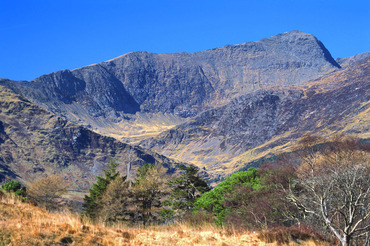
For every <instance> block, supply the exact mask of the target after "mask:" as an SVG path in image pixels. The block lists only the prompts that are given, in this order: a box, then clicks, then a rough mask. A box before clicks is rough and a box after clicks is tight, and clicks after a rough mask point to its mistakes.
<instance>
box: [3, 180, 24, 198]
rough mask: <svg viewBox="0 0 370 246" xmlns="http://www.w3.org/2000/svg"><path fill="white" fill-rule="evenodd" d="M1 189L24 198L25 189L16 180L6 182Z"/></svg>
mask: <svg viewBox="0 0 370 246" xmlns="http://www.w3.org/2000/svg"><path fill="white" fill-rule="evenodd" d="M1 188H2V189H3V190H5V191H7V192H14V193H15V194H16V195H18V196H24V195H25V192H26V188H25V187H24V186H23V185H22V183H21V182H19V181H17V180H11V181H9V182H6V183H5V184H3V185H2V186H1Z"/></svg>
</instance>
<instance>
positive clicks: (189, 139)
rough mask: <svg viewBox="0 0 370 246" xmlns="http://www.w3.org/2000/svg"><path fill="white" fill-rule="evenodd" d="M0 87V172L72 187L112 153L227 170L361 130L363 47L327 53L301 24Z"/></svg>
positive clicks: (365, 109)
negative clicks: (344, 54)
mask: <svg viewBox="0 0 370 246" xmlns="http://www.w3.org/2000/svg"><path fill="white" fill-rule="evenodd" d="M0 86H1V87H0V89H1V90H0V92H1V93H2V95H3V96H2V97H1V99H0V102H1V104H2V108H1V109H0V110H1V112H0V169H1V170H3V171H2V172H3V174H2V175H3V177H5V176H14V177H16V175H19V176H20V177H21V178H24V179H25V180H26V181H29V180H32V179H34V178H36V177H37V176H39V175H43V174H44V173H51V172H55V170H57V171H58V172H62V173H63V174H64V175H65V176H66V177H67V176H68V177H70V178H69V180H70V181H71V182H72V181H73V182H74V183H75V184H76V186H75V187H76V189H85V190H86V188H87V187H88V185H89V184H90V183H91V180H93V178H94V175H96V174H97V173H98V171H99V170H101V166H102V164H103V163H105V162H106V161H107V160H108V159H109V158H110V157H117V158H118V159H119V160H120V161H121V162H122V163H125V164H127V163H134V164H138V165H141V164H142V163H144V162H151V163H153V162H156V163H161V164H163V165H166V166H167V167H169V168H170V170H172V171H175V169H176V166H177V165H178V163H180V162H186V163H192V164H194V165H197V166H199V167H202V168H204V169H206V170H207V172H209V173H211V174H216V175H217V176H226V175H228V174H230V173H232V172H234V171H236V170H239V169H241V168H244V167H245V166H246V165H249V164H250V163H251V162H256V161H258V160H260V159H261V158H264V157H269V156H273V155H276V154H279V153H283V152H286V151H290V148H291V146H293V145H294V143H295V141H296V140H297V139H298V138H300V137H301V136H303V135H304V134H307V133H310V134H320V135H324V136H326V135H330V134H333V133H341V132H343V133H349V134H355V135H357V136H359V137H362V138H369V137H370V136H369V122H370V120H369V94H370V93H369V55H368V53H365V54H359V55H357V56H354V57H349V58H341V59H337V60H334V59H333V58H332V56H331V55H330V53H329V51H328V50H327V49H326V48H325V46H324V45H323V44H322V43H321V42H320V41H319V40H318V39H317V38H316V37H314V36H313V35H310V34H307V33H303V32H300V31H292V32H288V33H283V34H279V35H276V36H273V37H270V38H266V39H262V40H260V41H256V42H247V43H242V44H237V45H227V46H224V47H221V48H215V49H211V50H206V51H200V52H195V53H171V54H154V53H148V52H133V53H128V54H125V55H123V56H120V57H117V58H115V59H112V60H109V61H106V62H102V63H98V64H93V65H90V66H86V67H82V68H79V69H75V70H72V71H69V70H63V71H57V72H54V73H50V74H46V75H43V76H41V77H39V78H37V79H35V80H33V81H10V80H1V81H0ZM133 144H136V145H140V146H141V147H138V146H134V145H133ZM156 153H159V154H156ZM165 156H166V157H165ZM167 157H168V158H167ZM169 158H171V159H169ZM138 165H133V166H134V168H135V167H136V166H138ZM121 168H122V170H121V171H122V172H123V173H125V170H124V169H125V167H123V166H122V167H121Z"/></svg>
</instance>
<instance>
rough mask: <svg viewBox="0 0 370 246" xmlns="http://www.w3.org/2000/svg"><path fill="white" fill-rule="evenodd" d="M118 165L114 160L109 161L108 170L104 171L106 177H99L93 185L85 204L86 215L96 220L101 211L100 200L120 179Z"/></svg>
mask: <svg viewBox="0 0 370 246" xmlns="http://www.w3.org/2000/svg"><path fill="white" fill-rule="evenodd" d="M117 166H118V163H117V162H116V160H114V159H112V160H110V161H109V163H108V165H107V167H106V169H105V170H104V177H102V176H98V177H97V181H96V183H95V184H93V187H92V188H91V189H89V195H88V196H87V195H86V196H85V198H84V204H83V205H82V207H83V209H84V215H86V216H88V217H90V218H92V219H95V218H96V217H97V215H98V211H99V203H100V200H101V198H102V196H103V194H104V192H105V190H106V189H107V186H108V185H109V183H110V182H112V181H113V180H115V179H116V178H117V177H119V176H120V175H119V172H118V171H117V170H116V168H117Z"/></svg>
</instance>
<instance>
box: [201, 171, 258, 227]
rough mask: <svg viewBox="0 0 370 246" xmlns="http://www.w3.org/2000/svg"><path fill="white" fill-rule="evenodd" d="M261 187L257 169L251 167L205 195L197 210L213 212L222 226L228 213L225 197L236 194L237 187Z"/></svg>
mask: <svg viewBox="0 0 370 246" xmlns="http://www.w3.org/2000/svg"><path fill="white" fill-rule="evenodd" d="M259 186H260V181H259V179H258V178H257V169H255V168H253V167H251V168H249V169H248V171H242V172H237V173H234V174H232V175H231V176H230V177H228V178H226V179H225V180H224V181H222V182H221V183H220V184H219V185H217V186H216V187H215V188H214V189H213V190H211V191H209V192H207V193H204V194H203V195H202V196H201V197H200V198H199V199H198V200H197V201H196V202H195V209H197V210H200V209H203V210H206V211H208V212H212V213H213V214H214V215H215V216H216V223H218V224H222V223H223V222H224V220H225V215H226V214H227V212H228V208H227V207H225V206H224V204H223V201H224V199H225V196H226V195H227V194H230V193H231V192H234V189H235V188H237V187H238V188H239V187H245V188H251V189H257V188H259Z"/></svg>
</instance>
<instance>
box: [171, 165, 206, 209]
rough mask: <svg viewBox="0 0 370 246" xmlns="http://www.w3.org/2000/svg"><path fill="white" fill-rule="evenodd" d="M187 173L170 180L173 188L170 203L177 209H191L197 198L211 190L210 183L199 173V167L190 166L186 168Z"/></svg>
mask: <svg viewBox="0 0 370 246" xmlns="http://www.w3.org/2000/svg"><path fill="white" fill-rule="evenodd" d="M184 169H185V173H184V174H183V175H182V176H180V177H178V178H175V179H173V180H172V181H170V183H169V185H170V187H171V189H172V191H171V195H170V203H171V205H172V209H174V210H176V211H178V212H179V211H183V212H186V211H190V210H192V209H193V207H194V203H195V201H196V199H198V198H199V197H200V196H201V195H202V194H203V193H205V192H207V191H209V190H210V188H209V186H208V184H207V183H206V182H205V181H204V180H203V178H202V177H200V176H199V175H198V169H197V168H195V167H193V166H190V167H188V168H184Z"/></svg>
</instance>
